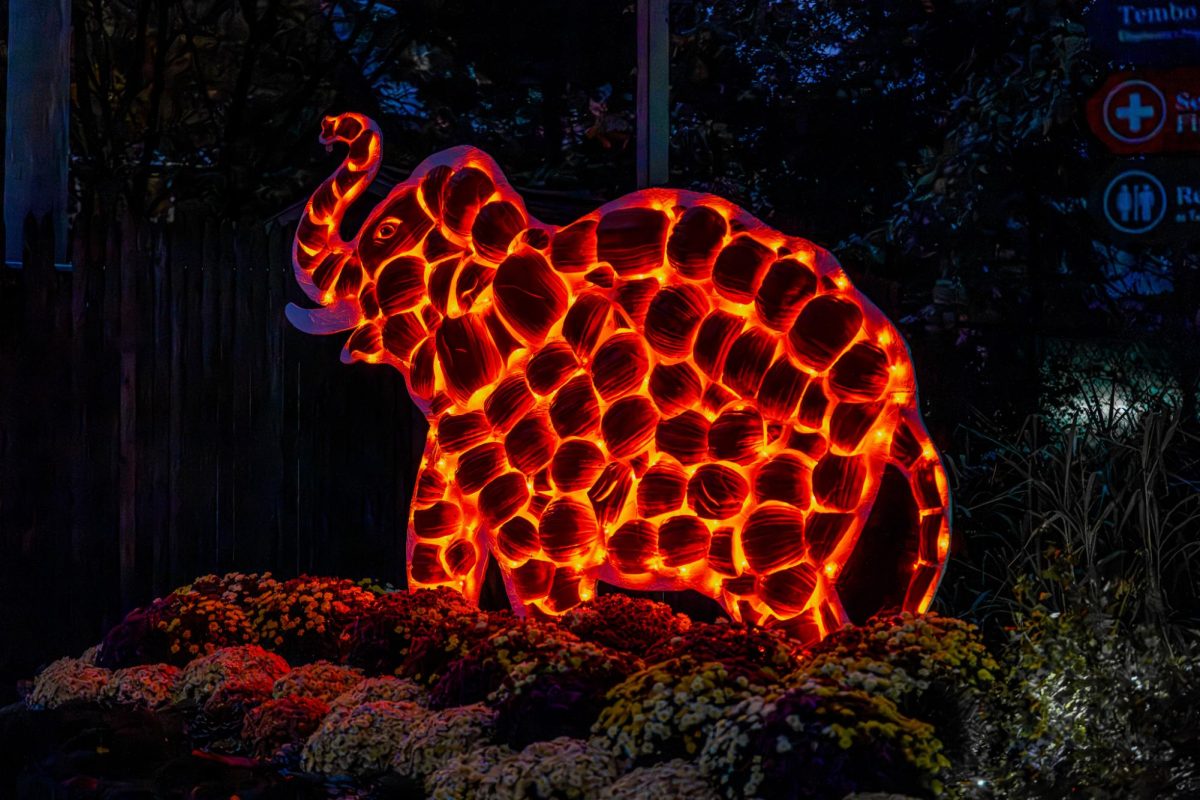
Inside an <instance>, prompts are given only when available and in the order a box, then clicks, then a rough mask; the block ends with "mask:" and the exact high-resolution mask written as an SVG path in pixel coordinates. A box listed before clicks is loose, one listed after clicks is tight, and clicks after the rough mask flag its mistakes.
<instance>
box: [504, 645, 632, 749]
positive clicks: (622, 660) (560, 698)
mask: <svg viewBox="0 0 1200 800" xmlns="http://www.w3.org/2000/svg"><path fill="white" fill-rule="evenodd" d="M641 666H642V664H641V662H640V660H639V659H637V658H636V657H634V656H630V655H627V654H623V653H616V652H614V651H612V650H609V649H607V648H605V647H600V646H599V645H595V644H591V643H589V642H567V643H565V644H564V645H563V646H562V648H561V649H559V650H557V651H553V652H548V653H547V652H542V653H539V654H538V656H537V657H534V658H530V659H527V660H525V661H522V662H521V663H519V664H517V665H516V666H514V667H512V668H510V669H509V671H508V674H507V675H506V676H505V678H504V681H503V682H502V683H501V684H500V686H499V688H497V689H496V690H495V691H494V692H493V693H492V694H491V695H490V696H489V699H488V702H489V703H490V704H491V705H493V706H494V707H495V708H496V709H497V710H498V711H499V715H498V717H497V720H496V729H497V734H498V735H499V736H500V738H501V739H503V740H504V741H506V742H508V743H509V744H511V745H513V746H514V747H524V746H525V745H528V744H529V743H531V742H536V741H543V740H548V739H555V738H559V737H564V736H566V737H574V738H584V737H586V736H587V735H588V732H589V731H590V730H591V727H592V724H593V723H594V722H595V721H596V718H597V717H598V716H599V715H600V711H601V709H603V708H604V706H605V702H606V699H605V698H606V695H607V694H608V691H609V689H611V688H612V687H613V686H615V685H617V684H618V683H620V682H621V681H623V680H625V679H626V678H628V677H629V675H630V674H631V673H633V672H635V671H637V670H638V669H640V668H641Z"/></svg>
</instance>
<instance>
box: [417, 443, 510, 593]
mask: <svg viewBox="0 0 1200 800" xmlns="http://www.w3.org/2000/svg"><path fill="white" fill-rule="evenodd" d="M405 549H406V552H407V567H408V585H409V588H412V589H422V588H424V589H429V588H434V587H438V586H446V587H449V588H452V589H456V590H458V591H459V592H461V593H462V595H463V597H465V598H466V599H467V600H469V601H470V602H471V603H473V604H478V602H479V592H480V590H481V589H482V588H483V579H484V575H485V574H486V572H487V564H488V558H489V553H488V549H487V546H486V542H485V541H484V538H483V536H482V535H481V534H480V533H479V531H478V529H472V528H470V527H468V526H467V524H466V520H464V518H463V513H462V506H461V504H460V502H458V501H457V499H456V498H453V497H447V481H446V478H445V476H444V475H442V473H441V472H440V471H439V470H438V469H437V468H436V467H435V466H434V465H433V464H430V463H429V459H427V460H426V464H425V465H424V466H423V467H422V469H421V472H420V474H419V475H418V477H417V488H416V491H415V492H414V493H413V500H412V510H411V511H410V513H409V524H408V537H407V542H406V547H405Z"/></svg>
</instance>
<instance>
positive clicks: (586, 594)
mask: <svg viewBox="0 0 1200 800" xmlns="http://www.w3.org/2000/svg"><path fill="white" fill-rule="evenodd" d="M500 572H501V573H502V574H503V575H504V587H505V589H506V590H507V591H508V601H509V603H510V604H511V605H512V610H513V613H514V614H516V615H517V616H520V617H524V616H529V615H530V614H533V615H534V616H548V617H556V616H559V615H560V614H563V613H566V612H567V611H570V610H571V609H572V608H574V607H575V606H577V605H579V604H580V603H582V602H585V601H587V600H591V599H592V598H593V597H594V596H595V594H596V574H595V572H596V571H595V570H594V569H593V570H577V569H574V568H573V567H563V566H555V564H553V563H552V562H550V561H543V560H541V559H536V558H531V559H529V560H528V561H526V562H525V563H524V564H521V565H520V566H517V567H505V566H501V568H500Z"/></svg>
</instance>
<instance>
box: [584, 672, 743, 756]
mask: <svg viewBox="0 0 1200 800" xmlns="http://www.w3.org/2000/svg"><path fill="white" fill-rule="evenodd" d="M761 691H763V687H759V686H753V685H751V683H750V681H749V680H748V679H747V678H746V676H744V675H738V674H735V673H732V672H730V671H729V670H728V669H727V668H726V667H725V666H724V665H723V664H721V663H719V662H716V661H709V662H700V661H698V660H697V659H694V658H692V657H690V656H681V657H679V658H673V659H671V660H670V661H663V662H659V663H657V664H653V665H651V666H649V667H646V668H645V669H643V670H641V671H639V672H635V673H634V674H633V675H631V676H630V677H629V678H628V679H627V680H625V681H624V682H622V683H620V684H618V685H617V686H615V687H614V688H613V689H612V691H610V692H609V693H608V700H607V705H606V706H605V707H604V710H603V711H601V712H600V718H599V719H598V720H596V724H595V726H594V727H593V729H592V731H593V733H594V734H595V735H596V737H597V738H599V739H600V740H601V741H602V742H603V744H604V746H605V747H607V748H608V749H609V750H610V751H611V752H613V753H616V754H618V755H621V756H623V757H625V758H630V759H634V760H637V761H639V762H641V763H654V762H655V761H663V760H666V759H670V758H690V757H692V756H694V755H695V754H696V753H697V752H699V750H700V746H701V745H702V744H703V743H704V740H705V738H706V737H707V735H708V732H709V729H710V728H711V727H712V725H713V724H714V723H715V722H716V721H717V720H718V719H720V718H721V716H722V715H723V714H724V713H725V710H726V709H727V708H729V707H730V706H732V705H735V704H737V703H738V702H740V701H742V700H744V699H746V698H747V697H750V696H752V695H754V694H756V693H758V692H761Z"/></svg>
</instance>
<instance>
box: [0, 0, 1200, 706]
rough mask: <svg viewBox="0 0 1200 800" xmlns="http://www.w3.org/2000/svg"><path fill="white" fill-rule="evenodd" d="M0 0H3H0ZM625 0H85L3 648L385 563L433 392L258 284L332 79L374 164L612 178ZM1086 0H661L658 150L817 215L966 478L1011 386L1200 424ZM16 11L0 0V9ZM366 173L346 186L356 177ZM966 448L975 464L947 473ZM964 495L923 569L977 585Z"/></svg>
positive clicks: (547, 194)
mask: <svg viewBox="0 0 1200 800" xmlns="http://www.w3.org/2000/svg"><path fill="white" fill-rule="evenodd" d="M9 1H10V2H17V0H9ZM634 6H635V4H634V3H632V2H628V1H623V0H603V1H599V0H598V1H596V2H589V3H571V4H568V3H563V2H557V1H554V2H552V1H551V0H523V1H522V2H512V0H509V1H508V2H494V1H493V0H478V1H477V2H468V1H467V0H375V2H371V0H339V1H338V2H326V3H318V2H316V0H246V2H232V0H230V1H228V2H218V1H217V0H111V2H110V1H108V0H105V1H103V2H102V1H101V0H77V2H76V3H75V7H74V19H73V22H74V29H75V34H74V36H75V39H74V67H73V69H74V76H73V98H74V107H73V109H72V114H73V116H72V163H71V167H72V176H73V181H72V187H73V202H74V203H75V210H74V213H73V214H72V218H71V230H72V234H71V242H72V245H71V248H72V252H71V260H72V263H73V265H74V269H73V271H71V272H60V271H55V270H54V269H53V266H52V258H51V254H50V253H49V248H48V247H47V245H46V242H47V231H48V229H47V228H46V226H45V223H44V222H43V223H41V224H40V225H39V224H38V223H36V222H35V223H31V226H30V227H29V239H28V242H29V249H28V253H27V258H26V264H25V268H24V269H22V270H9V269H6V270H3V272H2V274H0V643H2V649H0V678H2V680H0V684H2V685H3V686H5V687H7V688H6V689H5V691H6V692H9V691H11V687H12V683H13V681H14V680H16V679H18V678H20V677H25V676H29V675H31V674H32V673H33V672H34V671H35V669H36V668H37V666H38V665H39V664H42V663H45V662H46V661H48V660H50V659H52V658H54V657H57V656H59V655H61V654H63V653H74V652H78V651H80V650H82V649H83V648H84V647H86V646H88V645H90V644H92V643H94V642H95V641H97V640H98V639H99V638H100V636H101V634H102V633H103V631H104V629H105V628H106V626H108V625H111V624H112V623H113V622H115V621H116V620H117V619H119V617H120V615H121V614H123V613H124V612H125V611H127V610H128V609H129V608H131V607H134V606H136V605H139V604H143V603H145V602H147V601H148V600H149V599H151V598H152V597H154V596H156V595H159V594H162V593H164V592H167V591H169V590H170V589H171V588H173V587H174V586H176V585H179V584H181V583H185V582H187V581H188V580H189V579H191V578H192V577H194V576H196V575H198V574H203V573H206V572H214V571H216V572H222V571H227V570H234V569H237V570H244V571H252V570H254V571H258V570H271V571H273V572H275V573H277V574H281V575H294V574H298V573H300V572H305V571H308V572H314V573H324V574H337V575H343V576H348V577H364V576H373V577H376V578H379V579H381V580H384V581H391V582H393V583H395V584H396V585H400V584H401V583H402V582H403V573H404V569H403V563H402V559H403V536H404V529H405V520H406V514H407V497H408V492H409V491H410V488H411V483H412V477H413V470H414V467H415V465H416V463H417V460H418V458H419V454H420V451H421V448H422V446H423V442H424V435H425V432H424V427H423V426H424V423H423V421H422V420H421V419H420V417H419V416H418V415H416V414H415V413H414V411H413V408H412V406H411V403H410V402H409V401H408V399H407V395H406V393H405V391H404V387H403V385H402V380H401V378H400V376H399V375H398V374H395V373H392V372H390V371H388V370H386V369H378V368H373V367H368V366H365V365H354V366H343V365H341V364H340V363H339V362H338V353H339V352H340V349H341V345H342V342H341V340H340V338H339V337H332V338H331V339H317V338H313V337H308V336H304V335H302V334H300V333H298V332H297V331H295V330H293V329H291V328H290V327H289V326H288V325H287V324H286V323H285V322H284V320H283V318H282V309H283V307H284V305H285V304H286V303H287V302H289V301H301V300H302V297H301V295H300V292H299V291H298V290H297V289H296V288H295V287H294V285H293V281H292V279H291V275H290V264H289V261H288V258H289V249H290V237H291V230H292V227H293V225H294V223H295V221H296V216H297V210H298V208H299V206H300V205H301V204H302V202H303V201H304V199H305V198H306V197H307V195H308V193H309V192H311V191H312V189H313V188H314V187H315V186H316V184H317V183H318V182H319V181H320V179H321V178H322V177H323V176H324V175H325V174H327V173H328V172H329V171H331V170H332V169H333V168H334V166H335V165H336V161H337V158H338V156H337V155H336V154H335V155H329V154H327V153H325V152H324V150H323V149H322V148H320V147H319V146H318V144H317V142H316V133H317V131H318V129H319V120H320V118H321V117H322V116H323V115H324V114H326V113H336V112H339V111H344V110H355V111H360V112H363V113H367V114H369V115H371V116H372V117H374V118H376V119H378V120H379V121H380V122H381V124H382V126H383V129H384V133H385V159H386V162H387V166H386V167H385V171H384V177H383V178H381V180H380V181H379V182H378V191H379V192H385V191H386V190H387V188H388V187H389V186H390V185H391V184H392V183H394V182H396V181H398V180H402V179H403V177H404V176H405V175H406V174H407V171H408V169H410V168H411V167H412V166H414V165H415V164H416V163H417V162H418V161H420V160H421V159H422V158H424V157H425V156H427V155H429V154H430V153H432V152H435V151H436V150H438V149H441V148H443V147H446V146H451V145H453V144H459V143H464V142H466V143H474V144H478V145H480V146H482V147H484V148H485V149H487V150H488V151H489V152H490V153H492V154H493V155H494V156H495V157H496V158H497V160H498V161H499V162H500V164H501V165H502V166H503V168H504V169H505V170H506V171H507V173H508V174H509V176H510V179H511V180H512V181H513V183H514V185H516V186H517V187H518V189H519V190H520V191H521V192H522V193H523V195H524V196H525V197H526V198H527V199H528V200H529V204H530V207H531V209H532V210H533V211H534V213H535V214H537V215H538V216H540V217H541V218H542V219H544V220H547V221H551V222H566V221H568V220H570V219H572V218H573V217H574V216H576V215H577V214H579V213H581V212H584V211H586V210H588V209H590V208H592V207H593V206H594V205H596V204H598V203H600V202H603V201H605V200H607V199H611V198H613V197H616V196H619V195H620V194H622V193H624V192H627V191H630V190H632V189H633V188H634V185H633V177H634V156H633V149H632V144H633V135H634V130H635V125H634V118H633V108H634V98H633V94H632V93H633V77H634V65H635V55H634V54H635V49H634V35H635V28H634V21H635V15H634ZM1085 9H1086V4H1084V3H1073V2H1017V1H1016V0H1007V1H1006V0H961V2H959V1H956V2H939V1H938V0H924V2H910V1H908V0H904V1H903V2H896V3H877V2H866V0H820V1H818V2H813V3H803V4H788V3H774V2H768V0H758V1H757V2H755V1H753V0H744V1H742V0H731V1H730V2H694V1H689V2H684V1H683V0H677V1H676V2H673V3H672V4H671V28H672V46H671V47H672V50H671V83H672V86H671V92H672V93H671V120H672V130H671V183H672V185H675V186H679V187H686V188H693V189H699V190H705V191H712V192H715V193H719V194H722V195H724V196H727V197H729V198H730V199H731V200H734V201H735V202H738V203H740V204H742V205H744V206H745V207H746V208H747V209H749V210H751V211H752V212H753V213H755V214H756V215H758V216H760V217H761V218H762V219H764V220H765V221H766V222H768V223H769V224H771V225H773V226H775V227H777V228H779V229H781V230H784V231H787V232H789V233H796V234H800V235H804V236H807V237H809V238H811V239H813V240H814V241H816V242H818V243H820V244H822V245H823V246H826V247H829V248H831V249H833V250H834V251H835V253H836V254H837V255H838V257H839V259H841V260H842V262H843V264H844V265H845V266H846V267H847V269H848V271H849V272H850V274H851V275H852V277H853V278H854V280H855V283H856V285H858V286H859V287H860V288H861V289H862V290H863V291H864V292H865V293H866V294H867V295H869V296H870V297H871V298H872V300H874V301H875V302H876V303H877V304H878V305H880V306H881V307H882V308H883V309H884V311H885V312H886V313H888V314H889V315H890V316H892V318H893V319H896V320H898V321H899V322H900V324H901V326H902V328H903V329H904V331H905V333H906V336H907V337H908V340H909V343H910V345H911V347H912V350H913V355H914V359H915V361H916V364H917V374H918V377H919V380H920V384H921V390H922V401H923V404H924V413H925V415H926V421H927V423H928V425H929V427H930V429H931V431H932V432H933V434H934V437H935V439H936V440H937V441H938V444H939V446H940V447H941V448H942V449H943V451H944V453H945V454H946V457H947V460H948V462H949V464H950V467H951V472H952V476H953V477H954V480H955V490H956V492H957V493H958V495H959V497H960V501H961V500H962V498H976V497H978V496H979V493H978V491H977V490H978V485H972V486H964V485H963V481H965V480H967V479H968V478H970V479H971V480H975V481H977V482H978V481H979V480H980V478H979V477H978V476H979V475H980V474H983V475H984V476H985V478H984V479H982V480H983V481H984V483H985V484H986V480H987V479H986V473H987V448H986V447H981V446H980V445H979V442H980V441H983V440H989V441H998V440H1003V439H1004V438H1005V437H1009V436H1014V435H1016V432H1017V431H1018V430H1019V429H1020V428H1021V426H1022V425H1023V424H1024V421H1025V420H1026V419H1027V418H1028V416H1029V415H1031V414H1040V415H1042V416H1043V418H1044V419H1045V420H1046V421H1047V424H1048V425H1050V426H1051V427H1052V428H1058V429H1061V428H1063V427H1065V426H1068V425H1070V424H1072V423H1076V422H1083V423H1086V424H1087V425H1089V426H1091V427H1092V428H1093V429H1095V430H1100V431H1110V430H1118V429H1119V428H1120V427H1121V426H1122V425H1125V424H1127V423H1128V421H1129V419H1130V417H1131V416H1136V415H1140V414H1142V413H1145V412H1148V411H1162V410H1168V411H1173V412H1174V413H1177V414H1178V415H1179V416H1180V417H1181V418H1182V419H1184V420H1185V421H1187V422H1188V424H1192V423H1194V422H1195V419H1196V393H1197V388H1198V387H1197V376H1198V375H1200V346H1198V345H1200V335H1198V327H1200V320H1198V319H1197V316H1196V314H1197V308H1200V271H1198V269H1197V261H1196V256H1195V254H1194V253H1193V252H1191V248H1188V247H1186V246H1185V245H1178V246H1174V247H1147V246H1117V245H1115V244H1113V243H1112V242H1109V241H1107V240H1105V239H1104V237H1103V236H1102V235H1101V234H1100V232H1099V231H1098V230H1097V229H1096V228H1095V226H1094V225H1093V224H1092V222H1091V220H1090V219H1089V217H1088V215H1087V213H1086V209H1085V208H1084V204H1083V198H1084V197H1086V196H1087V194H1088V193H1089V192H1090V190H1091V188H1092V183H1093V181H1094V180H1095V179H1096V176H1097V175H1099V174H1100V173H1101V172H1102V171H1103V169H1104V168H1105V167H1106V166H1107V164H1108V163H1109V157H1108V156H1107V155H1106V154H1105V153H1104V152H1103V150H1102V148H1101V146H1100V145H1099V143H1098V142H1096V141H1094V140H1093V139H1092V138H1091V136H1090V134H1088V133H1087V130H1086V124H1085V122H1084V117H1083V103H1084V101H1085V100H1086V98H1087V96H1088V94H1089V92H1090V91H1091V90H1092V89H1093V88H1094V87H1095V86H1096V85H1098V84H1099V82H1100V81H1102V80H1103V78H1104V76H1105V75H1106V74H1107V71H1108V70H1109V69H1111V68H1112V66H1113V65H1112V64H1111V63H1109V62H1107V61H1105V60H1104V59H1102V58H1101V57H1099V56H1096V55H1094V54H1093V53H1092V52H1091V50H1090V49H1089V45H1088V42H1087V38H1086V35H1085V33H1084V31H1083V29H1082V27H1081V26H1080V24H1079V22H1080V20H1081V15H1082V13H1083V12H1084V10H1085ZM3 18H4V19H6V18H7V14H4V15H3ZM363 205H364V208H365V206H366V205H367V204H363ZM972 476H974V477H972ZM971 511H972V509H971V506H970V502H966V503H963V502H960V507H959V512H960V513H959V522H958V527H957V535H956V538H955V551H954V559H955V560H954V563H953V565H952V567H951V571H950V574H949V575H948V578H947V581H946V583H945V585H944V587H943V592H942V594H941V595H940V600H939V602H940V603H943V604H944V605H945V606H946V607H947V608H949V610H951V611H955V612H957V613H969V612H970V611H971V608H972V604H973V603H974V602H975V600H974V598H977V597H978V592H977V591H976V589H977V588H978V581H979V574H980V571H979V570H978V569H977V568H976V567H977V565H978V563H979V562H980V560H981V550H983V549H985V548H986V547H987V546H988V544H987V542H988V541H989V540H987V539H984V538H981V537H980V536H979V533H980V528H981V527H983V526H984V525H986V524H990V523H985V522H982V521H981V519H982V518H981V517H980V515H972V513H971Z"/></svg>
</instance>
